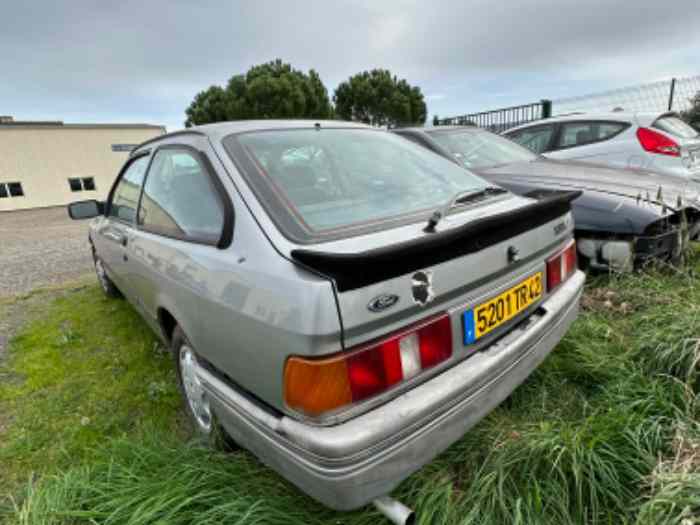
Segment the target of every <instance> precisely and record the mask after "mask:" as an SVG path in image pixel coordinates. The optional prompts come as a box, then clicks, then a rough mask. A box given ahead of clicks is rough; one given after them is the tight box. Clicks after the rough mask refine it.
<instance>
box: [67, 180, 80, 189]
mask: <svg viewBox="0 0 700 525" xmlns="http://www.w3.org/2000/svg"><path fill="white" fill-rule="evenodd" d="M68 185H69V186H70V191H83V186H82V184H80V179H68Z"/></svg>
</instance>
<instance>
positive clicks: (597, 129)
mask: <svg viewBox="0 0 700 525" xmlns="http://www.w3.org/2000/svg"><path fill="white" fill-rule="evenodd" d="M626 127H627V126H626V125H625V124H623V123H621V122H569V123H565V124H563V125H562V129H561V133H560V135H559V141H558V142H557V148H571V147H574V146H583V145H584V144H591V143H593V142H600V141H602V140H606V139H609V138H610V137H613V136H614V135H617V134H618V133H620V132H621V131H622V130H623V129H625V128H626Z"/></svg>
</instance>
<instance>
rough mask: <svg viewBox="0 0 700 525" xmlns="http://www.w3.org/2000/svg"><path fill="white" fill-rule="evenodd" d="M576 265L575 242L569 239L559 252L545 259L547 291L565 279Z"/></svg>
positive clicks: (573, 270) (574, 269)
mask: <svg viewBox="0 0 700 525" xmlns="http://www.w3.org/2000/svg"><path fill="white" fill-rule="evenodd" d="M577 266H578V263H577V258H576V242H575V241H571V242H570V243H569V244H568V245H567V247H566V248H564V249H563V250H562V251H561V252H559V253H558V254H556V255H555V256H554V257H552V258H550V259H548V260H547V291H550V292H551V291H552V290H554V289H555V288H556V287H557V286H559V285H560V284H561V283H563V282H564V281H566V280H567V279H568V278H569V277H570V276H571V275H572V274H573V273H574V272H575V271H576V267H577Z"/></svg>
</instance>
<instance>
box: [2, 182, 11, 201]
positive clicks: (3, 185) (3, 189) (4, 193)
mask: <svg viewBox="0 0 700 525" xmlns="http://www.w3.org/2000/svg"><path fill="white" fill-rule="evenodd" d="M9 196H10V194H9V193H7V186H6V185H5V184H3V183H1V182H0V199H6V198H7V197H9Z"/></svg>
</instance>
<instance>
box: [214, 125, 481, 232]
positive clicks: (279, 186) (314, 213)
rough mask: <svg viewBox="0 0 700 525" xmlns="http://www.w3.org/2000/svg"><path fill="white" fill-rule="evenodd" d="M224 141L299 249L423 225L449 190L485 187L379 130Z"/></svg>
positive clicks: (262, 134) (259, 134) (293, 132)
mask: <svg viewBox="0 0 700 525" xmlns="http://www.w3.org/2000/svg"><path fill="white" fill-rule="evenodd" d="M223 143H224V146H225V148H226V150H227V152H228V153H229V155H230V157H231V158H232V160H233V161H234V163H236V164H237V166H238V167H239V169H240V171H241V172H242V174H243V176H244V177H245V179H246V181H247V182H248V183H249V185H250V186H251V188H252V189H253V191H254V192H255V193H256V195H257V197H258V199H259V201H260V202H261V204H262V205H263V206H264V207H265V208H266V209H267V211H268V213H269V214H270V215H271V217H272V218H273V220H275V222H276V224H277V225H278V227H280V229H281V230H282V233H283V234H285V235H286V236H287V237H289V238H291V239H293V240H294V241H296V242H300V243H308V242H318V241H323V240H330V239H334V238H342V237H346V236H350V235H357V234H360V233H364V232H369V231H376V230H380V229H385V228H388V227H390V226H391V225H394V224H396V223H406V222H416V221H418V220H425V219H427V217H428V216H429V215H430V214H431V213H432V212H433V211H434V210H436V209H437V208H438V207H440V206H441V205H443V204H445V202H446V201H448V200H449V199H451V198H452V197H453V196H454V194H455V193H456V192H459V191H469V190H472V189H474V190H478V189H481V188H484V187H486V186H488V183H486V181H484V180H483V179H481V178H479V177H477V176H475V175H473V174H471V173H469V172H467V171H465V170H464V169H462V168H460V167H458V166H457V165H455V164H453V163H452V162H450V161H448V160H447V159H444V158H442V157H440V156H439V155H436V154H435V153H432V152H430V151H428V150H427V149H425V148H423V147H421V146H418V145H416V144H413V143H412V142H409V141H407V140H405V139H403V138H401V137H398V136H396V135H394V134H392V133H388V132H386V131H381V130H371V129H348V128H346V129H341V128H324V129H318V130H316V129H284V130H266V131H256V132H247V133H241V134H234V135H230V136H228V137H226V138H225V139H224V141H223Z"/></svg>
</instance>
